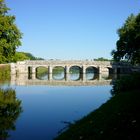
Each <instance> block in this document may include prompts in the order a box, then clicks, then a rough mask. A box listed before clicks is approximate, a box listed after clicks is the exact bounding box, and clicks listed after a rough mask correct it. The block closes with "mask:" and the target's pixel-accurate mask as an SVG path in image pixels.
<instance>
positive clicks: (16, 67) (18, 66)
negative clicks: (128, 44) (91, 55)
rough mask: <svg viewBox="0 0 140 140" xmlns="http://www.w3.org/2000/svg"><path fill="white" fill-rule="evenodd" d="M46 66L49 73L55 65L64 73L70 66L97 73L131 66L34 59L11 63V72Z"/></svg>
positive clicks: (104, 62)
mask: <svg viewBox="0 0 140 140" xmlns="http://www.w3.org/2000/svg"><path fill="white" fill-rule="evenodd" d="M40 66H42V67H46V68H48V69H49V74H50V73H52V71H53V69H54V68H55V67H57V66H61V67H64V69H65V73H69V70H70V68H71V67H72V66H78V67H80V68H81V70H82V73H86V69H87V68H88V67H94V68H95V69H96V71H97V73H110V72H112V73H118V71H119V73H127V72H130V71H131V68H132V66H131V65H130V64H128V63H120V62H119V63H113V62H110V61H87V60H85V61H80V60H64V61H62V60H37V61H36V60H35V61H30V60H28V61H19V62H17V63H11V74H17V73H18V74H21V73H24V74H28V71H29V68H30V69H31V70H32V73H36V69H37V68H38V67H40Z"/></svg>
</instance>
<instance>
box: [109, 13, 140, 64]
mask: <svg viewBox="0 0 140 140" xmlns="http://www.w3.org/2000/svg"><path fill="white" fill-rule="evenodd" d="M118 35H119V40H118V41H117V43H116V46H117V48H116V50H113V51H112V56H113V58H114V60H115V61H120V60H127V61H128V62H131V63H132V64H140V13H139V14H138V15H137V16H134V15H133V14H132V15H130V16H129V17H128V18H127V20H126V21H125V23H124V25H123V26H122V27H121V28H120V29H119V30H118Z"/></svg>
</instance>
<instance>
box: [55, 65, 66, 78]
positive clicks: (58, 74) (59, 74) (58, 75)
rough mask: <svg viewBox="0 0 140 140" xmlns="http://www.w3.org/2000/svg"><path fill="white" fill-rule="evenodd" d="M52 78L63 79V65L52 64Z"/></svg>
mask: <svg viewBox="0 0 140 140" xmlns="http://www.w3.org/2000/svg"><path fill="white" fill-rule="evenodd" d="M52 78H53V79H54V80H63V79H65V67H63V66H54V67H53V68H52Z"/></svg>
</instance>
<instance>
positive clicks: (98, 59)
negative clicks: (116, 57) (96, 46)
mask: <svg viewBox="0 0 140 140" xmlns="http://www.w3.org/2000/svg"><path fill="white" fill-rule="evenodd" d="M94 61H110V60H109V59H106V58H103V57H100V58H97V59H94Z"/></svg>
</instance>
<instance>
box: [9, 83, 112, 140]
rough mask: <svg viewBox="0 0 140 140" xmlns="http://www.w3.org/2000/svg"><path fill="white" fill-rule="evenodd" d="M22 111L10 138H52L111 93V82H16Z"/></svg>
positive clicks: (36, 139) (50, 139)
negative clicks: (65, 84) (42, 84)
mask: <svg viewBox="0 0 140 140" xmlns="http://www.w3.org/2000/svg"><path fill="white" fill-rule="evenodd" d="M14 88H15V89H16V92H17V97H18V98H19V99H20V100H22V106H23V113H22V114H21V116H20V117H19V119H18V121H17V123H16V131H12V132H11V134H12V137H11V138H10V140H26V139H30V140H52V138H53V137H54V136H56V135H57V132H58V131H60V130H61V129H62V128H64V127H65V126H66V124H64V123H63V122H64V121H66V122H74V121H75V120H77V119H80V118H81V117H83V116H84V115H87V114H88V113H89V112H91V111H93V110H94V109H96V108H97V107H99V106H100V105H101V104H102V103H104V102H106V100H108V99H109V98H110V97H111V94H110V90H111V86H70V87H69V86H64V87H63V86H47V85H46V86H16V87H14Z"/></svg>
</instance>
